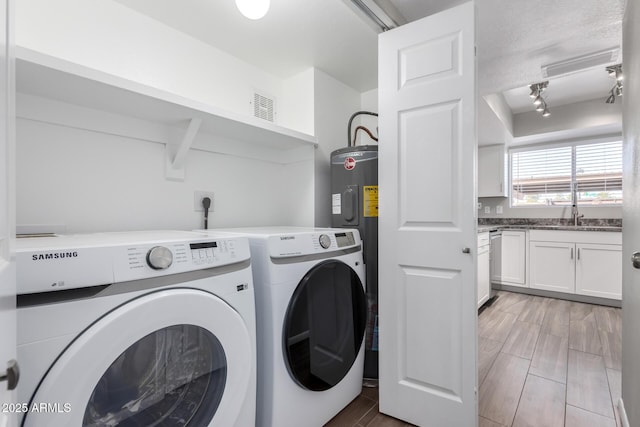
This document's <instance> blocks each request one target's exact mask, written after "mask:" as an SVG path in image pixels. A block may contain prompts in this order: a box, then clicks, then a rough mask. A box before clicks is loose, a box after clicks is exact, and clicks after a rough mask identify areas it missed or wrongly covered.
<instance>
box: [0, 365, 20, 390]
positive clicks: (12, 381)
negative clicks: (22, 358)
mask: <svg viewBox="0 0 640 427" xmlns="http://www.w3.org/2000/svg"><path fill="white" fill-rule="evenodd" d="M2 381H6V382H7V390H13V389H15V388H16V387H17V386H18V381H20V369H19V368H18V362H16V361H15V360H13V359H11V360H9V362H7V371H6V372H5V373H4V374H0V382H2Z"/></svg>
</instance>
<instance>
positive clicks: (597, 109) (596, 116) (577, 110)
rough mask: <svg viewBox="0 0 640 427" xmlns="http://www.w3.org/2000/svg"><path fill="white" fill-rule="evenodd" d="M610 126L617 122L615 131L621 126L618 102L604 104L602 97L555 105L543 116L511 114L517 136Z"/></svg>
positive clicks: (514, 134)
mask: <svg viewBox="0 0 640 427" xmlns="http://www.w3.org/2000/svg"><path fill="white" fill-rule="evenodd" d="M611 126H617V129H618V131H620V130H621V129H622V107H621V104H620V103H616V104H606V103H605V102H604V100H603V99H602V100H601V99H595V100H591V101H583V102H577V103H575V104H569V105H560V106H558V107H554V108H553V109H552V111H551V116H549V117H542V116H541V115H540V113H538V112H537V111H529V112H526V113H520V114H516V115H514V117H513V136H514V137H516V138H519V137H526V136H531V135H537V134H547V133H553V132H563V131H567V130H571V131H572V132H573V133H575V132H576V131H577V130H582V129H590V128H593V129H597V128H604V127H607V128H611ZM594 133H595V132H594Z"/></svg>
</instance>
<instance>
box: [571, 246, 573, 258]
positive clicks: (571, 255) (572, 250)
mask: <svg viewBox="0 0 640 427" xmlns="http://www.w3.org/2000/svg"><path fill="white" fill-rule="evenodd" d="M571 259H573V248H571Z"/></svg>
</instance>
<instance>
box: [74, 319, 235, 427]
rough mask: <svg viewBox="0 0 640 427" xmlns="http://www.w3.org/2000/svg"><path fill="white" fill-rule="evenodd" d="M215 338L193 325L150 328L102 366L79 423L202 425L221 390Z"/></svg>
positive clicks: (222, 364) (220, 353)
mask: <svg viewBox="0 0 640 427" xmlns="http://www.w3.org/2000/svg"><path fill="white" fill-rule="evenodd" d="M226 377H227V362H226V357H225V354H224V350H223V348H222V345H221V344H220V341H219V340H218V339H217V338H216V337H215V336H213V335H212V334H211V332H209V331H207V330H206V329H203V328H201V327H199V326H193V325H176V326H170V327H167V328H163V329H160V330H157V331H155V332H152V333H151V334H149V335H147V336H146V337H144V338H142V339H141V340H139V341H137V342H135V343H134V344H133V345H131V346H130V347H129V348H128V349H127V350H125V351H124V352H123V353H122V354H121V355H120V356H119V357H118V358H117V359H116V360H115V361H114V362H113V363H112V364H111V366H110V367H109V368H108V369H107V371H106V372H105V373H104V375H103V376H102V377H101V379H100V381H99V382H98V384H97V385H96V387H95V389H94V390H93V393H92V394H91V398H90V399H89V403H88V404H87V407H86V410H85V413H84V419H83V423H82V425H83V426H115V425H118V426H178V425H181V426H186V425H188V426H205V425H208V423H209V422H210V421H211V419H212V418H213V415H214V414H215V413H216V410H217V408H218V405H219V404H220V399H221V398H222V394H223V392H224V386H225V382H226Z"/></svg>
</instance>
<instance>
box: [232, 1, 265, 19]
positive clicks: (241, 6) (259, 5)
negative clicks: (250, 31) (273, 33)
mask: <svg viewBox="0 0 640 427" xmlns="http://www.w3.org/2000/svg"><path fill="white" fill-rule="evenodd" d="M236 6H237V7H238V10H239V11H240V13H242V14H243V15H244V16H246V17H247V18H249V19H253V20H256V19H260V18H263V17H264V16H265V15H266V14H267V12H268V11H269V6H270V0H236Z"/></svg>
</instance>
